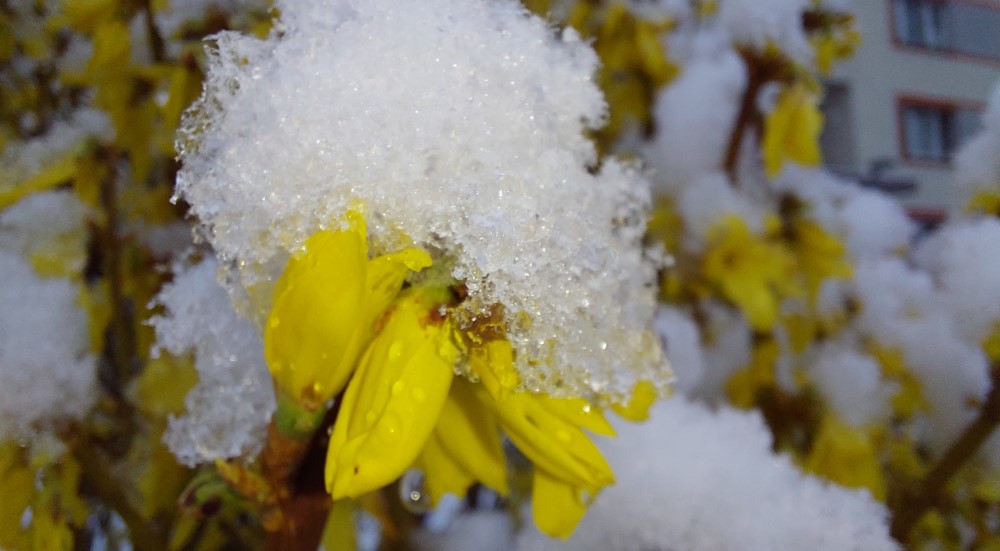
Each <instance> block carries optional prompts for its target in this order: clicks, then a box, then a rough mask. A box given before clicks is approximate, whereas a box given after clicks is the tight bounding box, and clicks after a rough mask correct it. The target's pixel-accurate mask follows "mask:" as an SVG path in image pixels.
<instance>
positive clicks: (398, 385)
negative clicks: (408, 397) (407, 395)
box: [391, 381, 406, 396]
mask: <svg viewBox="0 0 1000 551" xmlns="http://www.w3.org/2000/svg"><path fill="white" fill-rule="evenodd" d="M405 388H406V383H404V382H403V381H396V382H395V383H392V389H391V390H392V395H393V396H399V395H400V394H401V393H402V392H403V390H404V389H405Z"/></svg>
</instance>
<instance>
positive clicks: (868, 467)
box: [805, 414, 886, 501]
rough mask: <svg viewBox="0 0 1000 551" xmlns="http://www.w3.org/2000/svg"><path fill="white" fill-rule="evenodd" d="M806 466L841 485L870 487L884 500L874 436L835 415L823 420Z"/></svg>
mask: <svg viewBox="0 0 1000 551" xmlns="http://www.w3.org/2000/svg"><path fill="white" fill-rule="evenodd" d="M805 467H806V470H809V471H811V472H814V473H816V474H819V475H822V476H824V477H826V478H828V479H830V480H832V481H834V482H836V483H838V484H840V485H842V486H847V487H848V488H868V490H870V491H871V493H872V496H874V497H875V499H877V500H879V501H884V500H885V495H886V482H885V478H884V477H883V475H882V466H881V465H880V464H879V461H878V457H877V456H876V453H875V446H874V445H873V444H872V441H871V438H870V437H869V436H868V434H866V433H865V431H863V430H860V429H856V428H853V427H850V426H848V425H847V424H845V423H843V422H841V421H840V420H838V419H836V418H835V417H834V416H833V415H829V414H828V415H826V416H825V417H824V418H823V421H822V422H821V423H820V428H819V433H818V434H817V435H816V441H815V442H814V443H813V447H812V450H811V451H810V452H809V457H807V458H806V464H805Z"/></svg>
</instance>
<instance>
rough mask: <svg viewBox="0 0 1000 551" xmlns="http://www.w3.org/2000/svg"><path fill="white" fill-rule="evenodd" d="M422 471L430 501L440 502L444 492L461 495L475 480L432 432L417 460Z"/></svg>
mask: <svg viewBox="0 0 1000 551" xmlns="http://www.w3.org/2000/svg"><path fill="white" fill-rule="evenodd" d="M417 466H418V467H419V468H420V470H421V471H423V473H424V487H425V488H426V489H427V493H429V494H430V496H431V502H432V503H434V504H437V503H440V502H441V498H442V497H443V496H444V495H445V494H452V495H455V496H458V497H462V496H464V495H465V493H466V492H468V491H469V487H470V486H472V485H473V484H474V483H475V482H476V480H475V477H473V476H472V475H471V474H469V473H468V471H466V470H465V469H463V468H462V467H461V466H460V465H459V464H458V463H457V462H456V461H455V460H454V459H453V458H452V456H451V455H450V454H449V453H448V452H447V451H445V449H444V447H443V446H442V445H441V439H440V438H438V437H437V435H436V434H432V435H431V437H430V438H429V439H428V440H427V443H426V444H425V445H424V449H423V451H421V452H420V457H419V459H418V460H417Z"/></svg>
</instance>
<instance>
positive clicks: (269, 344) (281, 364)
mask: <svg viewBox="0 0 1000 551" xmlns="http://www.w3.org/2000/svg"><path fill="white" fill-rule="evenodd" d="M349 219H350V225H349V227H348V228H347V229H344V230H339V231H321V232H318V233H316V234H315V235H313V236H312V237H310V238H309V239H308V240H307V241H306V244H305V251H304V252H302V253H300V254H298V255H296V256H294V257H293V258H292V259H291V260H289V261H288V265H287V266H286V267H285V272H284V273H283V274H282V275H281V278H280V279H279V280H278V282H277V284H276V285H275V288H274V306H273V308H272V310H271V313H270V316H269V317H268V321H267V326H266V327H265V329H264V357H265V359H266V360H267V365H268V369H270V371H271V374H272V375H273V376H274V378H275V380H276V381H277V383H278V386H279V387H280V388H281V389H282V390H283V391H284V392H286V393H287V394H289V395H290V396H292V397H293V398H295V399H296V400H298V401H299V402H300V403H304V404H306V405H310V406H315V405H318V404H319V403H322V402H325V401H326V400H328V399H330V398H331V397H333V396H334V395H336V394H337V393H338V392H340V391H341V390H342V389H343V387H344V384H345V383H346V382H347V379H348V377H350V375H351V373H353V371H354V366H355V364H356V363H357V358H358V356H359V355H360V353H361V351H362V350H363V349H364V347H365V346H366V345H367V344H368V341H369V340H370V339H371V336H372V332H373V325H374V323H375V321H376V319H377V318H378V316H379V315H380V314H381V313H382V312H383V311H384V310H385V309H386V308H387V307H388V306H389V304H390V303H391V302H392V300H393V299H394V298H395V297H396V295H397V293H399V289H400V287H401V286H402V284H403V280H404V279H405V278H406V276H407V274H409V273H410V271H411V270H421V269H423V268H425V267H427V266H429V265H430V263H431V259H430V255H428V254H427V253H426V252H425V251H423V250H421V249H416V248H413V249H407V250H404V251H402V252H399V253H395V254H390V255H384V256H380V257H378V258H375V259H372V260H368V245H367V241H366V239H367V237H366V233H365V224H364V220H363V219H362V218H361V217H360V216H358V215H354V214H352V215H350V216H349Z"/></svg>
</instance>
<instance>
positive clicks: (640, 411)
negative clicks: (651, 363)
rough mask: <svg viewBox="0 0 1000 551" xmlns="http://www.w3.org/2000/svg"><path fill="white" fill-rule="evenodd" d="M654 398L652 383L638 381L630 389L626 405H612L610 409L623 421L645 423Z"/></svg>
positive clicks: (654, 400) (654, 390) (655, 395)
mask: <svg viewBox="0 0 1000 551" xmlns="http://www.w3.org/2000/svg"><path fill="white" fill-rule="evenodd" d="M656 398H657V392H656V387H655V386H653V383H652V382H651V381H639V382H638V383H636V384H635V386H634V387H633V388H632V397H631V398H629V401H628V403H627V404H625V405H624V406H622V405H619V404H614V405H613V406H612V407H613V408H614V410H615V412H616V413H618V415H621V416H622V418H623V419H628V420H629V421H645V420H646V419H649V408H650V407H652V405H653V403H654V402H656ZM591 430H593V429H591ZM599 434H600V433H599Z"/></svg>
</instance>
